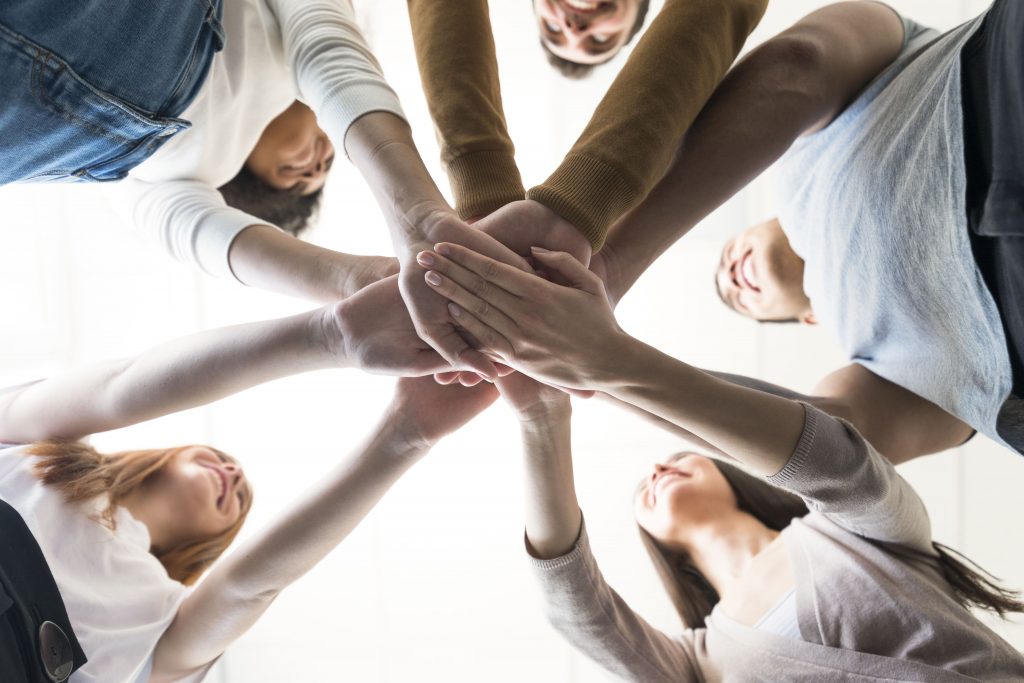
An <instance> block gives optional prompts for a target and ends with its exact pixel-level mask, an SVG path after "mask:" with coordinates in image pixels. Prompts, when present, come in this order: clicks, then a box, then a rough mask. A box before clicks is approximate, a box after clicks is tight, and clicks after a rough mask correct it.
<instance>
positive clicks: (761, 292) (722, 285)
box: [715, 219, 814, 323]
mask: <svg viewBox="0 0 1024 683" xmlns="http://www.w3.org/2000/svg"><path fill="white" fill-rule="evenodd" d="M803 281H804V262H803V259H801V258H800V257H799V256H797V255H796V252H794V251H793V249H792V248H791V247H790V246H789V240H788V239H786V235H785V233H783V232H782V227H781V226H780V225H779V222H778V221H777V220H775V219H772V220H770V221H766V222H764V223H759V224H758V225H755V226H753V227H751V228H748V229H747V230H746V231H744V232H742V233H740V234H739V235H737V236H736V237H735V238H734V239H732V240H730V241H729V242H727V243H726V245H725V247H724V248H723V249H722V258H721V259H720V260H719V263H718V269H717V270H716V272H715V286H716V287H717V288H718V294H719V296H721V297H722V300H723V301H725V303H726V305H728V306H729V307H730V308H732V309H733V310H734V311H736V312H737V313H740V314H741V315H745V316H747V317H748V318H754V319H755V320H790V319H797V320H800V321H802V322H807V323H813V322H814V314H813V312H812V310H811V302H810V300H809V299H808V298H807V295H806V294H805V293H804V284H803Z"/></svg>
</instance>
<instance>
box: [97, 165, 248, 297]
mask: <svg viewBox="0 0 1024 683" xmlns="http://www.w3.org/2000/svg"><path fill="white" fill-rule="evenodd" d="M107 196H108V198H109V199H110V200H111V202H112V203H113V204H114V208H115V210H116V211H117V212H118V213H119V214H120V215H121V217H122V220H124V221H125V222H126V223H127V224H128V225H130V226H131V227H132V228H133V229H135V230H137V231H139V232H141V233H143V234H145V236H146V239H147V240H151V241H152V240H155V241H156V242H158V243H159V244H160V245H161V246H162V247H163V249H164V251H166V252H167V253H169V254H170V255H171V256H173V257H174V258H175V259H177V260H178V261H182V262H183V263H187V264H190V265H193V266H196V267H198V268H199V269H200V270H202V271H203V272H204V273H207V274H208V275H213V276H216V277H222V278H230V279H237V278H235V275H234V273H232V272H231V266H230V265H229V263H228V251H229V250H230V249H231V243H232V242H233V241H234V239H235V237H236V236H237V235H238V233H240V232H242V230H245V229H246V228H247V227H249V226H251V225H267V222H266V221H265V220H262V219H260V218H257V217H255V216H252V215H249V214H247V213H245V212H244V211H239V210H238V209H233V208H231V207H229V206H228V205H227V204H225V202H224V198H223V197H222V196H221V194H220V192H219V191H218V190H216V189H215V188H213V187H210V186H209V185H207V184H206V183H203V182H199V181H196V180H168V181H162V182H158V183H149V182H146V181H144V180H138V179H137V178H131V177H129V178H126V179H124V180H123V181H121V182H119V183H111V185H110V186H109V189H108V195H107Z"/></svg>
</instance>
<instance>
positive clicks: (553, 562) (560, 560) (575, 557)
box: [523, 519, 590, 571]
mask: <svg viewBox="0 0 1024 683" xmlns="http://www.w3.org/2000/svg"><path fill="white" fill-rule="evenodd" d="M523 545H524V546H525V548H526V554H527V555H528V556H529V558H530V564H532V565H533V566H534V568H536V569H538V570H541V571H547V570H551V569H562V568H564V567H568V566H570V565H573V564H575V563H577V562H580V561H581V560H583V559H584V558H586V557H589V556H590V538H589V537H588V536H587V524H586V522H585V521H584V520H582V519H581V520H580V532H579V536H577V537H576V543H575V544H573V546H572V550H570V551H569V552H567V553H566V554H564V555H559V556H558V557H552V558H550V559H547V560H542V559H541V558H539V557H537V556H535V555H534V554H533V553H532V552H531V551H530V542H529V540H527V538H526V534H525V533H524V534H523Z"/></svg>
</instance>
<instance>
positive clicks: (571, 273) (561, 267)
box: [530, 247, 604, 295]
mask: <svg viewBox="0 0 1024 683" xmlns="http://www.w3.org/2000/svg"><path fill="white" fill-rule="evenodd" d="M530 250H531V252H532V253H533V257H534V258H535V259H537V261H538V262H539V263H540V264H541V266H542V267H543V268H544V269H545V270H549V271H551V272H552V273H554V274H556V275H560V276H562V277H563V278H564V279H565V280H566V281H567V282H568V283H569V284H570V286H572V287H575V288H576V289H581V290H583V291H585V292H589V293H591V294H601V295H603V294H604V284H603V283H602V282H601V278H599V277H598V276H597V275H595V274H594V273H592V272H590V270H589V269H588V268H587V267H586V266H585V265H583V264H582V263H580V262H579V260H577V259H576V257H575V256H573V255H572V254H569V253H567V252H564V251H548V250H547V249H542V248H541V247H530Z"/></svg>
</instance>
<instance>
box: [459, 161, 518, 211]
mask: <svg viewBox="0 0 1024 683" xmlns="http://www.w3.org/2000/svg"><path fill="white" fill-rule="evenodd" d="M447 171H448V181H449V182H450V183H451V185H452V193H454V195H455V210H456V211H458V213H459V217H460V218H462V219H463V220H466V219H468V218H481V217H483V216H486V215H487V214H489V213H493V212H494V211H497V210H498V209H500V208H501V207H503V206H505V205H506V204H508V203H510V202H516V201H519V200H521V199H523V198H524V197H525V195H526V190H525V188H524V187H523V179H522V176H520V175H519V169H518V168H517V167H516V161H515V159H514V158H512V156H510V155H509V154H506V153H505V152H493V151H484V152H471V153H469V154H465V155H463V156H460V157H459V158H458V159H455V160H453V161H452V162H450V163H449V164H448V168H447Z"/></svg>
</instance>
